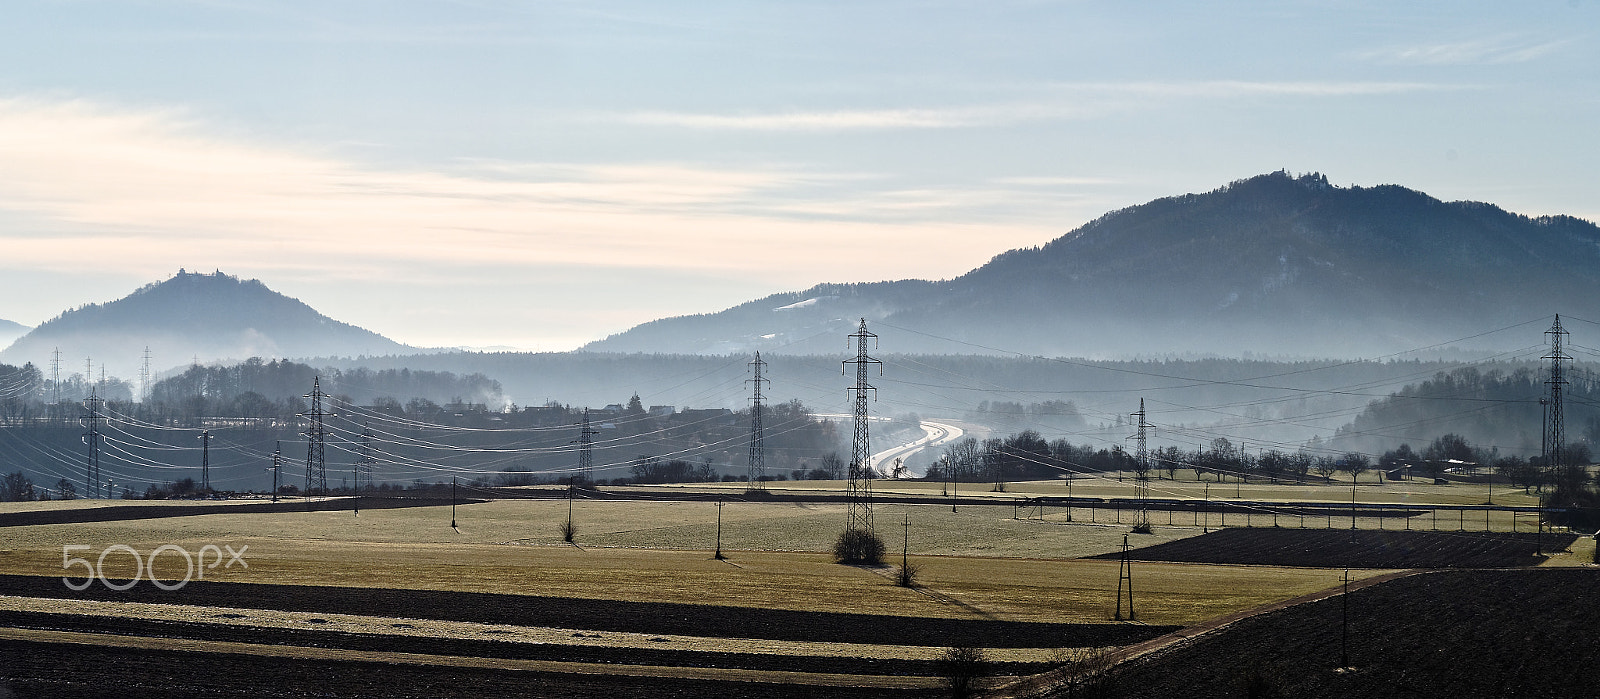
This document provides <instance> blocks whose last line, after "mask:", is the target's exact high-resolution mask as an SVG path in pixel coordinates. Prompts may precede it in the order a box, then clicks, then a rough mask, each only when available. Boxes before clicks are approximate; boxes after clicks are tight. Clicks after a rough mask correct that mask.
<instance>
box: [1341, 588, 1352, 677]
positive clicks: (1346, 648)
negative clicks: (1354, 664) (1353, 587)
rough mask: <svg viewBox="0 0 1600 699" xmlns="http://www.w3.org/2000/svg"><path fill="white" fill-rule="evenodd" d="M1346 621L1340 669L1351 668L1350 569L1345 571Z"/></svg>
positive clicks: (1343, 624)
mask: <svg viewBox="0 0 1600 699" xmlns="http://www.w3.org/2000/svg"><path fill="white" fill-rule="evenodd" d="M1339 597H1340V598H1342V600H1343V601H1344V621H1343V622H1342V623H1341V625H1340V626H1341V628H1340V632H1339V667H1350V569H1349V568H1345V569H1344V594H1342V595H1339Z"/></svg>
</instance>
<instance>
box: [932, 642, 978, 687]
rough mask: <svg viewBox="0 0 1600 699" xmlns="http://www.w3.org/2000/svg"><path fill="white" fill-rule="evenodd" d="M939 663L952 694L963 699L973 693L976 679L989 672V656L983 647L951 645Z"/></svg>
mask: <svg viewBox="0 0 1600 699" xmlns="http://www.w3.org/2000/svg"><path fill="white" fill-rule="evenodd" d="M937 665H938V668H939V675H940V676H941V677H944V681H945V687H947V688H949V690H950V696H952V697H956V698H957V699H963V698H964V697H970V696H972V695H973V690H974V689H975V688H974V687H973V684H974V683H975V681H976V680H977V679H978V678H979V677H982V676H984V675H985V674H987V673H988V671H989V658H988V656H986V655H985V654H984V652H983V649H982V648H977V647H974V646H951V647H950V648H946V649H945V651H944V654H943V655H941V656H939V660H938V661H937Z"/></svg>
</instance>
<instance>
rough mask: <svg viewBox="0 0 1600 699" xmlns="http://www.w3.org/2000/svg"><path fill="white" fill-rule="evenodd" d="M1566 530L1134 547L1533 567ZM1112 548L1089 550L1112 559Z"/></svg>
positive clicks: (1251, 560)
mask: <svg viewBox="0 0 1600 699" xmlns="http://www.w3.org/2000/svg"><path fill="white" fill-rule="evenodd" d="M1577 538H1578V537H1577V535H1575V534H1569V533H1561V534H1544V535H1543V536H1542V537H1540V536H1537V535H1535V534H1520V535H1513V534H1510V533H1507V532H1494V533H1481V532H1423V531H1373V530H1370V529H1368V530H1356V531H1353V532H1352V531H1351V530H1348V529H1346V530H1336V529H1335V530H1329V529H1223V530H1219V531H1215V532H1211V533H1209V534H1206V535H1203V536H1197V537H1193V538H1189V539H1182V540H1178V541H1170V542H1163V543H1159V544H1155V545H1153V546H1146V547H1141V548H1138V549H1134V550H1133V551H1131V552H1130V553H1129V556H1130V557H1131V558H1134V559H1136V560H1140V561H1164V562H1185V563H1214V564H1235V565H1239V564H1244V565H1269V566H1292V567H1307V568H1338V567H1343V566H1348V567H1351V568H1506V567H1516V566H1536V565H1539V564H1541V563H1544V562H1545V561H1546V560H1547V559H1548V556H1547V555H1545V554H1549V553H1550V552H1552V551H1560V550H1562V549H1565V548H1567V547H1568V546H1571V545H1572V543H1573V542H1574V541H1576V540H1577ZM1120 556H1121V554H1120V553H1116V554H1102V555H1099V556H1094V558H1100V559H1117V558H1119V557H1120Z"/></svg>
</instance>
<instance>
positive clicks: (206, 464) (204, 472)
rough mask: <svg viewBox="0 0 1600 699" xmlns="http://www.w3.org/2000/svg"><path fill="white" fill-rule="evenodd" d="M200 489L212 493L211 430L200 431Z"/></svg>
mask: <svg viewBox="0 0 1600 699" xmlns="http://www.w3.org/2000/svg"><path fill="white" fill-rule="evenodd" d="M200 489H201V490H203V491H205V492H206V493H207V494H210V493H211V430H201V431H200Z"/></svg>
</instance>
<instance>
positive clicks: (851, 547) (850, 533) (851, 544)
mask: <svg viewBox="0 0 1600 699" xmlns="http://www.w3.org/2000/svg"><path fill="white" fill-rule="evenodd" d="M833 557H834V559H835V560H837V561H838V562H840V563H850V564H866V565H878V564H880V563H883V539H879V538H878V536H877V535H876V534H873V533H872V532H868V531H863V530H860V529H846V530H845V531H844V533H842V534H840V535H839V540H838V541H836V542H834V544H833Z"/></svg>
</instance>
